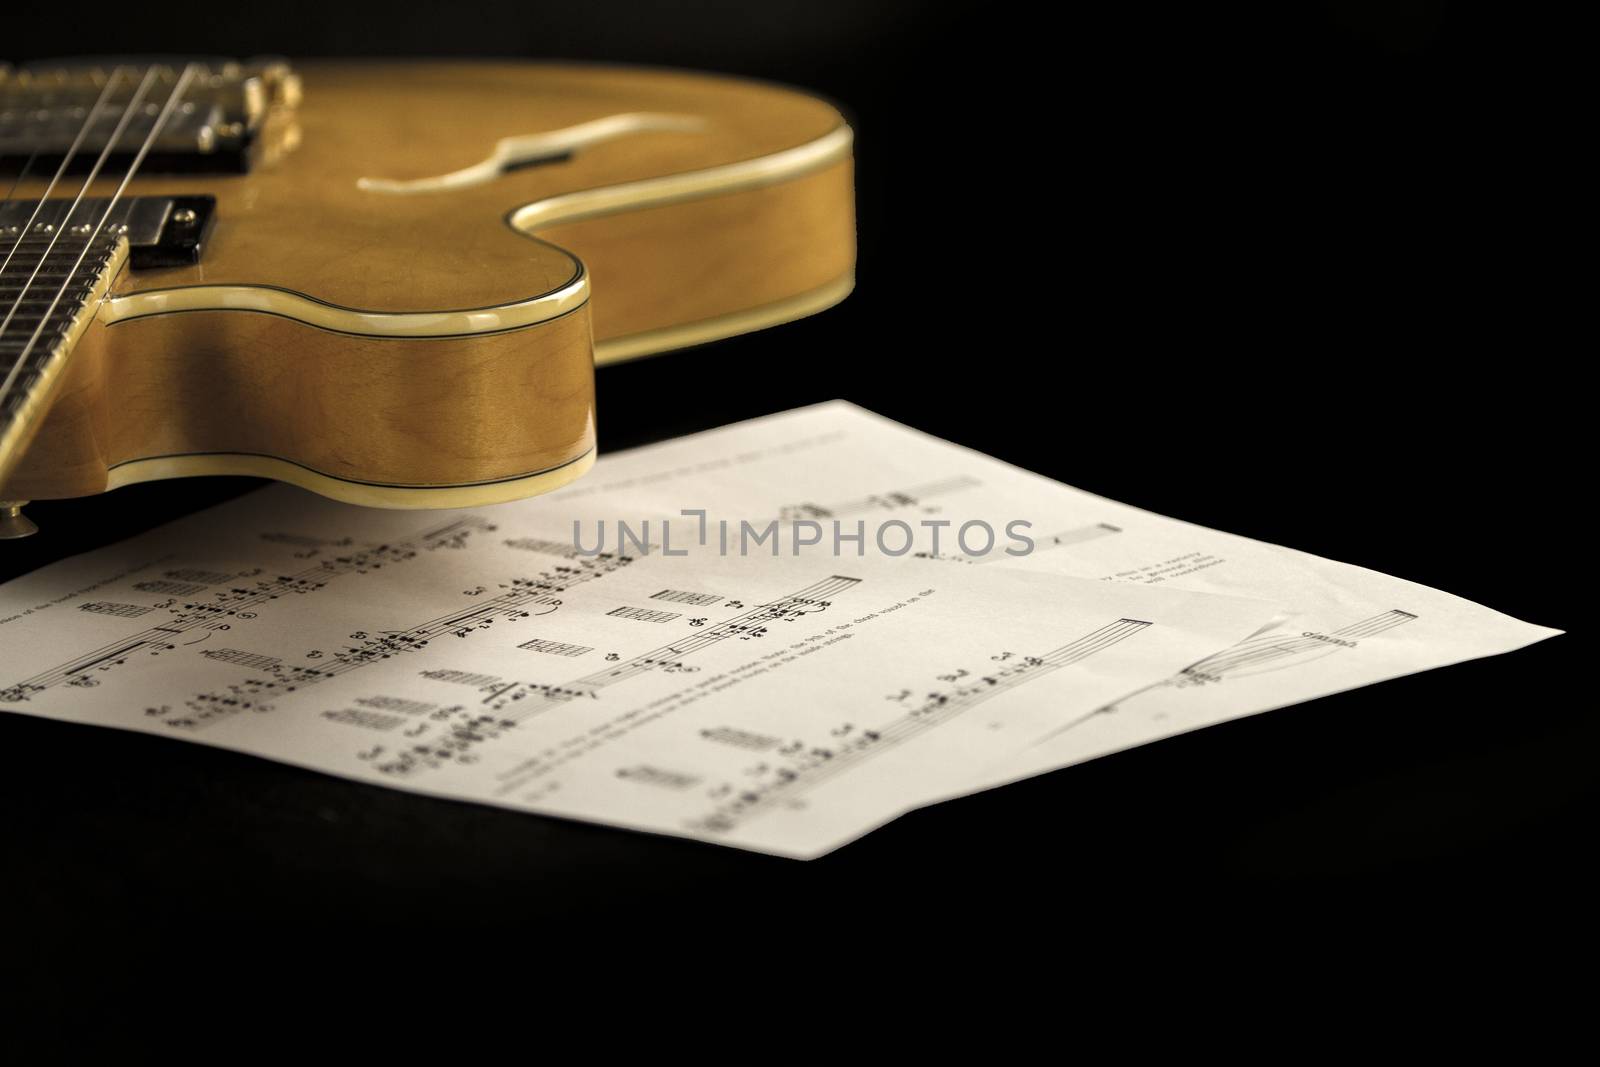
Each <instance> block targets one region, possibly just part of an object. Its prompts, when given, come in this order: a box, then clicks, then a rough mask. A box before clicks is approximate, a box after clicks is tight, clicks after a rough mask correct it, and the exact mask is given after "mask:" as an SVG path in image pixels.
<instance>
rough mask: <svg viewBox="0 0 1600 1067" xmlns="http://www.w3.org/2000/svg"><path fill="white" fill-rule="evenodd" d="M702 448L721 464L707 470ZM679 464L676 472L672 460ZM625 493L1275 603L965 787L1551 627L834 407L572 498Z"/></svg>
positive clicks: (649, 501)
mask: <svg viewBox="0 0 1600 1067" xmlns="http://www.w3.org/2000/svg"><path fill="white" fill-rule="evenodd" d="M707 452H714V453H716V454H717V455H716V458H715V459H714V460H711V461H706V460H705V459H704V458H703V457H704V455H705V454H706V453H707ZM675 459H681V460H682V462H681V463H678V464H676V465H674V460H675ZM624 488H626V490H627V492H628V496H629V499H630V501H631V502H632V504H633V506H634V507H635V508H636V509H640V510H648V509H651V508H654V509H656V510H657V511H660V512H663V513H665V512H671V511H676V510H680V509H686V508H707V507H710V508H711V509H713V511H720V512H722V513H725V514H731V515H751V516H760V515H772V514H782V515H785V516H788V517H791V518H795V519H811V520H815V521H818V522H821V523H823V524H825V525H828V526H830V527H831V524H832V523H833V522H834V521H839V522H841V523H844V524H846V525H847V526H849V527H851V528H853V527H854V525H855V523H857V522H859V521H862V520H865V521H866V522H867V525H868V527H869V528H871V527H874V526H879V525H881V524H882V523H884V522H885V521H887V520H890V519H900V520H902V521H905V522H906V523H907V524H908V525H910V526H912V527H913V529H914V530H915V531H916V532H917V534H918V543H917V548H918V549H919V550H921V551H924V552H928V551H932V550H933V548H934V545H933V538H934V536H935V535H936V534H937V535H939V536H940V538H941V543H940V544H939V545H938V546H937V547H938V552H939V554H940V555H941V557H943V558H942V560H941V562H944V563H945V564H946V565H948V566H952V567H972V568H974V569H980V570H985V571H987V570H991V569H996V568H1018V569H1024V570H1028V571H1030V572H1034V573H1041V574H1043V573H1058V574H1077V575H1083V576H1088V577H1093V578H1099V579H1104V580H1107V581H1110V582H1114V583H1121V584H1135V585H1146V586H1152V587H1156V588H1166V589H1174V588H1176V589H1191V590H1197V591H1204V592H1213V593H1223V594H1230V595H1234V596H1244V597H1256V598H1261V599H1264V600H1274V601H1277V602H1279V603H1281V604H1283V605H1285V607H1286V609H1287V610H1286V613H1285V616H1284V617H1283V618H1281V619H1279V620H1278V621H1277V624H1276V625H1275V626H1273V627H1272V628H1271V629H1270V630H1268V631H1267V632H1265V633H1262V634H1259V635H1255V636H1252V637H1251V638H1250V639H1247V640H1245V641H1243V642H1239V643H1237V644H1235V645H1230V646H1228V647H1226V648H1221V647H1219V648H1218V649H1215V650H1213V651H1212V653H1211V654H1209V655H1208V656H1206V657H1205V658H1204V659H1202V660H1200V661H1198V662H1196V663H1194V664H1192V665H1186V669H1184V670H1182V671H1179V672H1176V673H1175V674H1173V675H1172V676H1171V677H1169V678H1167V679H1165V680H1163V681H1162V682H1161V683H1159V684H1157V685H1154V686H1149V687H1144V688H1142V689H1140V690H1138V691H1137V692H1130V693H1129V694H1126V695H1124V696H1123V697H1122V698H1121V699H1119V700H1117V701H1115V702H1113V703H1110V704H1107V705H1105V706H1103V707H1101V708H1098V709H1094V710H1093V711H1091V712H1090V713H1087V714H1085V715H1083V716H1080V717H1079V718H1077V719H1074V720H1072V721H1070V722H1064V723H1062V724H1060V725H1059V726H1058V727H1057V728H1056V730H1055V731H1054V733H1053V734H1052V735H1051V736H1050V737H1048V738H1046V739H1044V740H1042V741H1041V742H1040V743H1038V744H1037V745H1035V746H1033V747H1032V748H1031V749H1029V750H1028V751H1025V752H1020V753H1017V754H1015V755H1013V756H1010V757H1007V758H1005V759H1004V760H1002V761H1000V762H999V763H997V764H996V765H995V766H993V767H991V768H989V769H988V770H987V771H986V772H985V773H983V774H981V775H978V776H976V777H975V778H974V779H973V781H972V783H971V788H972V789H977V788H983V787H987V786H992V785H996V784H999V783H1001V782H1005V781H1009V780H1013V779H1016V778H1020V777H1024V776H1027V775H1030V774H1035V773H1039V772H1042V771H1046V770H1050V769H1053V768H1057V767H1063V766H1067V765H1069V764H1072V763H1077V762H1081V761H1083V760H1086V759H1090V758H1093V757H1095V756H1098V755H1103V754H1105V753H1108V752H1112V751H1116V750H1119V749H1123V748H1128V747H1131V746H1134V745H1139V744H1145V743H1148V742H1150V741H1154V740H1157V739H1159V738H1162V737H1167V736H1171V735H1173V734H1177V733H1182V732H1184V731H1187V730H1192V729H1196V728H1199V727H1203V726H1208V725H1211V724H1214V723H1218V722H1222V721H1225V720H1228V719H1233V718H1238V717H1241V716H1245V715H1250V714H1255V713H1257V712H1263V711H1268V710H1271V709H1273V708H1279V707H1283V706H1285V705H1288V704H1294V703H1299V702H1301V701H1305V700H1311V699H1314V698H1316V697H1320V696H1326V695H1328V694H1330V693H1336V692H1339V691H1342V690H1346V689H1352V688H1355V687H1358V686H1363V685H1370V684H1372V683H1374V682H1381V681H1384V680H1385V679H1389V678H1398V677H1400V676H1402V675H1406V674H1412V673H1415V672H1417V671H1423V670H1429V669H1431V668H1435V667H1442V666H1445V665H1447V664H1451V663H1458V662H1460V661H1462V660H1468V659H1473V658H1476V657H1480V656H1489V655H1495V654H1499V653H1504V652H1510V651H1512V650H1514V649H1517V648H1521V647H1523V646H1524V645H1529V644H1532V643H1534V642H1536V641H1540V640H1543V639H1544V638H1547V637H1550V636H1553V635H1555V634H1557V633H1559V632H1560V631H1557V630H1552V629H1548V628H1546V627H1542V626H1534V625H1530V624H1528V623H1525V622H1521V621H1519V620H1517V619H1513V618H1511V617H1509V616H1507V615H1503V614H1501V613H1500V612H1497V611H1493V610H1491V609H1489V608H1486V607H1483V606H1482V605H1479V604H1475V603H1472V602H1471V601H1468V600H1464V599H1462V598H1460V597H1457V596H1452V595H1451V594H1449V593H1444V592H1440V591H1439V590H1437V589H1431V588H1428V587H1427V586H1423V585H1418V584H1416V583H1414V582H1408V581H1405V580H1403V579H1400V578H1394V577H1390V576H1389V575H1386V574H1380V573H1378V572H1376V571H1372V570H1367V569H1365V568H1361V567H1355V566H1351V565H1349V564H1344V563H1338V562H1335V561H1333V560H1328V559H1323V558H1321V557H1318V556H1313V555H1310V554H1308V553H1305V552H1299V551H1296V550H1294V549H1290V548H1283V547H1280V546H1277V545H1270V544H1266V543H1263V542H1260V541H1255V540H1251V539H1250V538H1246V537H1240V536H1237V535H1234V534H1229V533H1223V532H1221V531H1217V530H1211V529H1207V528H1205V527H1201V526H1195V525H1192V524H1190V523H1186V522H1182V521H1180V520H1177V519H1171V518H1166V517H1164V516H1161V515H1156V514H1153V513H1151V512H1148V511H1142V510H1140V509H1138V508H1133V507H1129V506H1127V505H1125V504H1119V503H1116V502H1115V501H1111V500H1107V499H1105V498H1103V497H1098V496H1095V495H1093V494H1090V493H1085V492H1083V491H1081V490H1078V489H1074V488H1072V487H1070V486H1067V485H1063V484H1061V483H1059V482H1055V481H1052V480H1050V479H1047V478H1043V477H1040V476H1038V475H1035V474H1032V473H1030V472H1028V471H1024V470H1021V469H1019V468H1017V467H1013V466H1011V465H1009V464H1006V463H1002V462H1000V461H999V460H996V459H993V458H991V457H989V456H984V455H982V454H980V453H976V452H973V451H971V450H969V449H965V448H961V447H959V446H956V445H953V444H950V443H949V442H946V441H942V440H939V439H937V438H934V437H930V436H927V435H925V434H922V433H919V432H917V431H915V430H912V429H910V428H908V427H905V426H902V425H900V424H898V423H894V422H891V421H889V420H887V419H884V418H881V417H880V416H877V415H874V414H872V413H870V412H867V411H864V410H862V409H861V408H858V407H855V406H853V405H850V404H846V403H842V402H834V403H831V404H823V405H818V406H816V407H811V408H805V409H801V410H799V411H794V412H788V413H785V414H783V415H779V416H773V417H771V418H767V419H763V420H758V421H755V422H750V423H745V424H742V425H738V426H733V427H728V428H724V429H721V430H716V431H712V432H711V433H707V434H702V435H699V436H698V437H695V438H689V439H684V440H680V441H677V442H671V443H668V444H666V445H662V446H658V447H657V448H654V449H648V450H641V451H639V452H637V453H634V454H631V455H624V456H621V457H618V460H617V462H616V463H615V464H613V466H611V467H610V468H608V470H607V471H606V473H605V475H604V477H603V479H596V480H594V481H592V482H590V483H589V484H588V485H579V486H576V487H574V488H573V489H572V490H569V492H572V493H575V494H592V495H593V496H595V497H597V498H598V497H603V496H609V495H611V494H615V493H618V492H620V491H622V490H623V489H624ZM1351 506H1352V507H1359V503H1358V502H1352V504H1351ZM1017 519H1021V520H1024V521H1028V522H1030V523H1031V524H1032V526H1031V528H1030V529H1029V530H1027V531H1026V533H1027V534H1028V536H1030V537H1031V538H1032V540H1033V542H1034V545H1033V550H1032V551H1031V552H1029V553H1028V554H1026V555H1023V556H1012V555H1008V554H1007V552H1006V549H1007V548H1013V549H1014V550H1020V546H1015V545H1013V544H1012V543H1011V542H1010V540H1009V539H1007V538H1005V537H1004V533H1003V531H1004V529H1005V527H1006V526H1007V525H1008V524H1009V523H1010V522H1012V521H1013V520H1017ZM974 520H981V521H983V522H985V523H986V524H987V525H988V527H989V528H990V529H993V530H995V531H996V532H997V533H999V534H1000V537H999V539H998V541H997V544H996V545H995V547H994V548H993V549H992V550H991V551H989V552H988V553H986V554H983V553H981V552H980V551H979V550H981V549H982V548H984V544H983V540H982V537H981V536H980V535H979V533H978V531H977V528H975V530H974V533H973V535H972V537H971V538H970V541H971V542H972V543H971V544H970V546H969V547H970V548H972V549H973V553H974V554H972V555H969V554H966V553H963V552H962V551H961V546H960V545H959V544H958V543H956V538H957V535H958V533H959V530H960V527H961V526H962V525H963V524H964V523H966V522H970V521H974ZM925 523H927V524H938V523H945V524H947V525H943V526H939V525H923V524H925ZM889 542H890V544H889V547H890V548H891V549H894V548H898V543H897V542H895V541H894V539H893V538H890V539H889ZM868 543H869V545H872V544H873V541H872V539H871V538H870V537H869V539H868ZM874 547H875V546H874Z"/></svg>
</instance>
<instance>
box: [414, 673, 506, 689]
mask: <svg viewBox="0 0 1600 1067" xmlns="http://www.w3.org/2000/svg"><path fill="white" fill-rule="evenodd" d="M419 673H420V674H421V675H422V677H424V678H431V679H432V680H434V681H436V682H450V683H452V684H455V685H470V686H474V687H477V688H482V687H484V686H489V685H495V684H497V683H498V682H499V681H500V679H499V678H498V677H497V676H495V675H493V674H474V673H472V672H471V671H444V670H437V671H421V672H419Z"/></svg>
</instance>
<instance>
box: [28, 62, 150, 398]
mask: <svg viewBox="0 0 1600 1067" xmlns="http://www.w3.org/2000/svg"><path fill="white" fill-rule="evenodd" d="M159 69H160V68H159V67H157V66H154V65H152V66H151V67H150V69H149V70H148V71H146V72H145V75H144V78H143V79H141V80H140V82H139V88H138V90H137V91H135V92H134V94H133V98H132V99H131V100H129V101H128V106H127V107H126V108H124V109H123V112H122V117H121V118H119V119H118V120H117V125H116V128H115V129H113V130H112V131H111V137H110V138H109V139H108V140H107V141H106V146H105V148H103V149H101V151H100V155H99V158H97V159H96V160H95V161H94V166H93V167H92V168H90V170H89V175H88V177H86V178H84V179H83V185H82V186H80V187H79V188H78V195H77V196H75V197H73V198H72V204H71V206H70V207H68V208H67V210H66V213H65V214H63V215H62V216H61V225H60V226H57V227H55V228H54V229H53V230H51V231H50V241H49V243H47V244H46V245H45V247H44V251H43V252H41V253H40V254H39V262H37V263H35V264H34V266H33V273H32V274H30V275H28V280H27V281H25V282H23V283H22V288H21V289H20V290H18V292H17V298H16V300H14V301H12V303H11V310H10V311H7V312H6V317H5V318H4V319H3V320H0V341H4V340H5V335H6V327H8V326H10V325H11V320H12V319H13V318H14V317H15V316H16V314H17V309H18V308H20V307H21V306H22V302H23V301H24V300H25V299H27V296H28V290H29V289H31V288H32V287H33V282H34V279H36V278H38V277H39V272H40V271H41V270H43V269H44V265H45V261H46V260H48V259H49V258H50V253H52V252H54V251H55V248H56V242H57V241H59V240H61V235H62V234H63V233H65V232H66V231H67V224H68V223H69V222H71V221H72V216H73V215H74V214H75V213H76V212H77V210H78V205H79V204H80V203H81V202H82V201H83V196H84V194H85V193H87V192H88V191H89V187H90V186H91V185H93V184H94V180H95V179H96V178H98V177H99V176H100V168H102V167H104V166H105V163H106V160H107V159H110V158H111V152H112V150H113V149H115V148H116V147H117V142H118V141H120V140H121V139H122V134H123V132H124V131H126V130H127V128H128V123H129V122H131V121H132V120H133V116H134V114H135V113H136V112H137V111H138V110H139V105H140V104H142V103H144V98H145V94H146V93H148V92H149V91H150V85H151V83H152V82H153V81H154V80H155V76H156V71H157V70H159ZM79 132H80V134H81V133H82V131H79ZM65 166H66V161H65V160H63V161H62V167H61V168H58V169H57V172H56V174H57V177H59V176H60V173H61V170H62V169H64V168H65ZM54 187H55V183H54V182H52V183H51V186H50V189H46V190H45V192H44V196H41V197H40V198H39V203H38V204H37V205H36V206H35V207H34V209H33V216H32V218H30V219H29V222H28V226H29V228H30V229H31V228H32V226H33V219H35V218H38V216H39V212H40V211H41V210H43V208H44V205H45V197H48V196H49V195H50V191H51V189H53V188H54ZM21 241H22V239H21V238H20V237H19V238H17V242H18V244H19V245H20V244H21ZM85 247H87V246H85ZM6 262H7V263H9V262H10V257H9V256H8V257H7V259H6ZM0 270H4V267H3V266H0ZM68 278H69V279H70V278H71V275H70V274H69V275H68ZM19 359H20V357H19ZM18 365H19V366H20V365H21V364H20V363H19V364H18ZM12 370H13V373H14V372H15V370H16V368H15V367H13V368H12ZM6 381H7V383H9V382H10V381H11V376H9V375H8V376H7V378H6ZM5 395H6V388H5V387H4V386H0V400H4V399H5Z"/></svg>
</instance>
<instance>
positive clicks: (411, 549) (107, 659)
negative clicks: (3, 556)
mask: <svg viewBox="0 0 1600 1067" xmlns="http://www.w3.org/2000/svg"><path fill="white" fill-rule="evenodd" d="M493 529H494V527H493V526H492V525H490V524H489V523H487V522H485V521H484V520H482V519H479V518H476V517H473V516H469V517H467V518H463V519H458V520H456V521H454V522H450V523H447V524H445V525H443V526H440V527H437V528H435V529H431V530H428V531H427V532H425V533H422V534H419V535H418V536H417V537H415V538H412V539H411V540H409V541H403V542H400V543H397V544H393V545H377V546H375V547H373V548H368V549H363V550H361V551H358V552H351V553H349V554H347V555H342V556H337V557H334V558H331V559H325V560H323V561H321V562H320V563H316V564H314V565H312V566H310V567H306V568H304V569H303V570H299V571H296V572H294V573H292V574H283V575H277V576H274V577H254V579H253V580H252V581H249V582H244V583H241V584H239V585H237V586H234V587H231V588H228V589H225V590H221V591H218V592H216V593H215V594H214V596H215V599H214V600H212V601H204V602H202V601H191V602H188V603H184V604H173V605H171V606H170V607H168V608H167V611H168V613H169V615H170V616H171V617H170V618H168V619H166V620H164V621H163V622H162V623H161V624H160V625H157V626H152V627H150V628H149V629H146V630H141V631H140V632H138V633H135V634H129V635H128V636H126V637H123V638H121V639H119V640H117V641H114V642H111V643H110V644H106V645H102V646H101V647H99V648H97V649H95V650H94V651H92V652H87V653H84V654H83V655H81V656H78V657H76V658H75V659H72V660H69V661H67V662H66V663H63V664H60V665H59V666H56V667H52V668H50V669H49V670H46V671H42V672H40V673H38V674H35V675H33V676H32V677H30V678H27V679H25V680H23V681H21V682H17V683H15V684H13V685H11V686H8V687H6V688H3V689H0V700H3V701H6V702H16V701H25V700H27V699H29V698H30V697H31V696H33V695H35V694H38V693H42V692H44V691H45V690H47V689H50V688H52V687H54V686H57V685H72V686H80V687H92V686H95V685H98V684H99V675H100V674H102V673H104V672H106V671H109V670H111V669H112V668H114V667H118V666H121V665H123V664H125V663H127V662H128V659H129V657H130V656H133V655H136V654H143V655H151V656H159V655H162V654H163V653H167V652H173V651H176V650H177V649H178V647H179V645H180V640H179V639H180V638H183V637H186V636H191V635H195V634H198V635H199V637H198V638H196V640H195V641H183V642H181V643H182V644H185V645H187V644H194V643H197V641H198V640H200V639H203V638H204V637H208V636H209V635H210V634H211V633H215V632H220V631H226V630H231V629H232V628H233V626H234V625H235V624H237V623H240V622H248V621H250V620H252V619H254V618H256V617H257V614H258V612H259V610H260V609H261V608H264V607H265V606H267V605H268V604H270V603H271V602H272V601H274V600H277V599H279V598H281V597H292V596H303V595H306V594H308V593H313V592H316V591H318V590H320V589H323V588H326V587H327V586H328V585H329V584H330V583H331V582H334V581H335V580H337V579H339V578H343V577H345V576H347V575H352V574H365V573H369V572H372V571H378V570H381V569H382V568H383V567H385V566H389V565H394V564H397V563H404V562H406V561H408V560H411V559H415V558H416V557H417V555H418V554H419V553H423V552H431V551H435V550H437V549H441V548H460V547H462V546H463V545H465V543H466V540H467V538H468V537H470V536H471V535H472V534H473V533H475V532H477V531H480V530H493ZM174 573H182V572H169V577H171V576H172V574H174ZM192 573H194V574H195V575H202V574H203V575H208V576H214V577H218V578H220V579H221V580H223V581H230V580H234V579H235V578H236V577H238V576H236V575H215V574H213V572H209V571H203V572H192ZM116 607H118V608H127V607H130V605H116ZM149 610H153V609H149V608H146V609H143V610H142V611H136V612H135V614H143V613H144V612H145V611H149ZM115 613H116V614H125V613H124V612H122V611H118V612H115Z"/></svg>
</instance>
